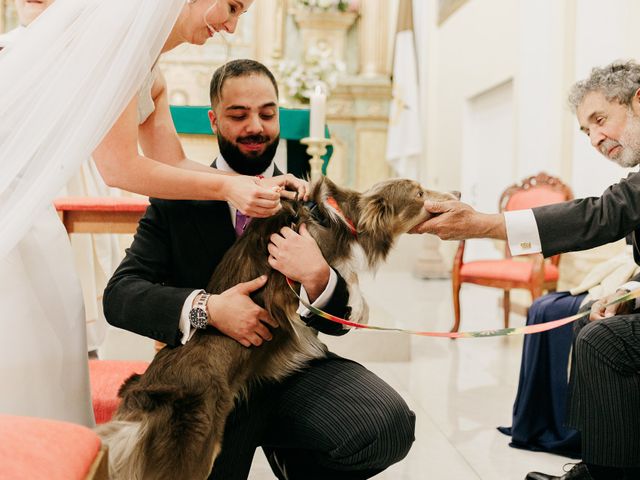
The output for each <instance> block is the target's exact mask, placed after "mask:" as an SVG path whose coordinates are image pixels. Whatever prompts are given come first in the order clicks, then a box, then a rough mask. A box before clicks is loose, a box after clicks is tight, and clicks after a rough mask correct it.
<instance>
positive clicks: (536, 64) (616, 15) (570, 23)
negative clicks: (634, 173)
mask: <svg viewBox="0 0 640 480" xmlns="http://www.w3.org/2000/svg"><path fill="white" fill-rule="evenodd" d="M437 3H438V2H437V0H428V1H427V2H425V3H423V4H422V5H420V7H419V8H416V16H417V18H419V19H420V20H419V21H421V22H422V24H421V25H422V27H423V28H424V29H425V30H426V32H418V39H419V42H420V43H419V45H418V50H419V56H420V61H421V66H420V71H421V74H422V76H423V77H422V93H423V97H424V98H423V108H424V113H423V116H424V118H425V123H424V138H426V145H427V146H426V149H425V157H424V159H423V162H422V165H421V168H420V172H421V180H422V181H423V182H424V183H425V184H427V185H429V186H430V187H434V188H439V189H453V188H455V189H460V188H461V187H462V186H463V178H464V173H463V164H464V154H463V145H465V142H467V141H468V139H465V135H468V134H470V132H465V131H464V124H465V114H464V112H465V105H468V104H469V101H470V99H473V98H474V97H476V96H477V95H481V94H482V93H483V92H488V91H490V90H491V89H492V88H495V87H497V86H499V85H501V84H504V83H505V82H510V81H511V82H513V102H512V108H513V128H511V129H508V130H505V126H504V124H503V123H502V122H501V121H496V123H495V125H486V126H485V127H486V128H483V133H482V134H483V135H489V136H492V137H494V138H495V139H501V138H504V135H511V136H512V138H511V144H512V145H513V147H512V148H513V156H512V167H511V169H510V172H512V176H513V178H512V180H513V181H516V180H519V179H521V178H523V177H525V176H527V175H531V174H534V173H537V172H539V171H541V170H545V171H547V172H548V173H551V174H555V175H559V176H560V177H561V178H562V179H563V180H565V181H566V182H568V183H569V184H570V185H571V186H572V188H573V190H574V193H575V194H576V195H577V196H585V195H599V194H600V193H601V192H602V191H603V190H604V188H606V187H607V186H608V185H610V184H611V183H613V182H615V181H617V180H618V179H619V178H620V177H622V176H625V175H626V172H625V171H623V170H622V169H620V167H618V166H616V165H613V164H611V163H610V162H608V161H607V160H605V159H603V157H601V156H600V155H599V154H597V152H596V151H595V150H594V149H593V148H592V147H591V146H590V145H589V142H588V140H587V138H586V137H585V136H584V134H581V133H579V131H578V127H577V123H576V120H575V117H574V115H573V114H572V113H571V112H570V110H569V108H568V106H567V100H566V98H567V94H568V91H569V87H570V86H571V85H572V84H573V83H574V82H575V81H576V80H577V79H582V78H584V77H586V76H587V75H588V73H589V70H590V69H591V68H592V67H593V66H596V65H605V64H607V63H610V62H611V61H613V60H615V59H619V58H635V59H637V60H639V61H640V28H638V27H637V19H638V18H640V2H638V1H637V0H610V1H607V2H603V1H602V0H561V1H559V0H469V1H468V2H467V3H466V4H464V5H463V6H462V7H461V8H460V9H459V10H458V11H456V12H455V13H454V14H453V15H452V16H451V17H450V18H449V19H448V20H446V21H445V22H444V23H443V24H442V25H437V21H436V19H437ZM425 25H426V26H425ZM496 141H500V140H496ZM481 162H482V165H483V166H486V168H488V169H491V168H493V167H494V165H492V162H494V159H492V158H491V157H489V158H484V159H482V160H481ZM505 186H506V185H505ZM503 188H504V187H503ZM500 190H501V189H498V188H497V185H496V192H495V195H496V199H497V198H498V195H499V193H500ZM445 245H446V247H445V249H444V250H445V252H446V253H447V254H451V253H452V250H453V247H452V246H451V245H450V244H447V243H445Z"/></svg>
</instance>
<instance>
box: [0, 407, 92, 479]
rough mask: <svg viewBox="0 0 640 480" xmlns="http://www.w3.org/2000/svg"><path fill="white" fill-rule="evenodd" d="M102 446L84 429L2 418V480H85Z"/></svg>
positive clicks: (49, 422)
mask: <svg viewBox="0 0 640 480" xmlns="http://www.w3.org/2000/svg"><path fill="white" fill-rule="evenodd" d="M100 445H101V443H100V439H99V438H98V436H97V435H96V434H95V433H94V432H93V431H92V430H90V429H88V428H86V427H83V426H81V425H76V424H74V423H67V422H60V421H57V420H45V419H41V418H31V417H15V416H11V415H0V478H2V479H5V478H6V479H11V480H34V479H45V478H46V479H47V480H76V479H77V480H83V479H85V478H86V476H87V474H88V473H89V468H90V467H91V464H92V462H93V461H94V459H95V457H96V455H97V454H98V451H99V450H100Z"/></svg>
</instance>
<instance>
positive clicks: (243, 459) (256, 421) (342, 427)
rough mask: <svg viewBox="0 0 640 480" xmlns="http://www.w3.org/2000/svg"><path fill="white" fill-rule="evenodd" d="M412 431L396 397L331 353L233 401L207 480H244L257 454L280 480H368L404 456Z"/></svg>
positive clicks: (356, 366) (412, 425)
mask: <svg viewBox="0 0 640 480" xmlns="http://www.w3.org/2000/svg"><path fill="white" fill-rule="evenodd" d="M414 428H415V415H414V414H413V412H412V411H411V410H410V409H409V407H408V406H407V404H406V403H405V402H404V400H403V399H402V398H401V397H400V395H399V394H398V393H397V392H396V391H395V390H393V389H392V388H391V387H390V386H389V385H388V384H387V383H385V382H384V381H383V380H382V379H380V378H379V377H377V376H376V375H374V374H373V373H372V372H370V371H369V370H367V369H366V368H364V367H363V366H362V365H360V364H358V363H356V362H353V361H351V360H348V359H345V358H342V357H338V356H337V355H335V354H332V353H329V356H328V357H327V358H324V359H318V360H315V361H313V362H312V363H311V364H310V365H309V367H308V368H306V369H305V370H303V371H301V372H298V373H296V374H294V375H292V376H291V377H289V378H287V379H286V380H285V381H284V382H282V383H278V384H274V383H268V384H261V385H258V386H255V387H254V388H252V390H251V392H250V394H249V398H248V399H247V400H240V401H238V402H237V404H236V408H235V410H234V411H233V412H232V414H231V415H230V417H229V419H228V420H227V425H226V428H225V434H224V439H223V443H222V451H221V453H220V455H219V456H218V458H217V459H216V462H215V464H214V467H213V472H212V474H211V476H210V477H209V479H210V480H214V479H215V480H241V479H246V478H247V476H248V474H249V469H250V467H251V461H252V459H253V456H254V453H255V450H256V449H257V448H258V447H262V448H263V450H264V451H265V454H266V455H267V458H268V459H269V463H270V464H271V466H272V468H274V472H276V474H277V476H278V478H280V479H286V480H342V479H345V480H346V479H349V480H359V479H366V478H370V477H372V476H373V475H376V474H377V473H379V472H381V471H382V470H384V469H386V468H387V467H388V466H390V465H392V464H393V463H396V462H398V461H400V460H402V459H403V458H404V457H405V456H406V455H407V453H408V452H409V449H410V448H411V445H412V443H413V440H414Z"/></svg>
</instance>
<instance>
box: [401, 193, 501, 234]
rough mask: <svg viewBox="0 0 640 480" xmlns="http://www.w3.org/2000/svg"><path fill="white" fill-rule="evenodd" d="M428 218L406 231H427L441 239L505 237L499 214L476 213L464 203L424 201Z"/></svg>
mask: <svg viewBox="0 0 640 480" xmlns="http://www.w3.org/2000/svg"><path fill="white" fill-rule="evenodd" d="M424 208H425V210H426V211H427V213H428V214H430V217H429V219H427V220H426V221H424V222H422V223H421V224H419V225H417V226H415V227H414V228H413V229H412V230H411V231H410V232H409V233H431V234H433V235H437V236H438V237H440V238H441V239H442V240H466V239H467V238H495V239H499V240H505V239H506V237H507V233H506V228H505V224H504V217H503V216H502V215H501V214H487V213H480V212H477V211H476V210H474V209H473V208H472V207H471V206H470V205H467V204H466V203H463V202H460V201H457V200H449V201H445V202H431V201H429V200H427V201H426V202H424Z"/></svg>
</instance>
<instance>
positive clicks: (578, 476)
mask: <svg viewBox="0 0 640 480" xmlns="http://www.w3.org/2000/svg"><path fill="white" fill-rule="evenodd" d="M525 480H593V477H592V476H591V474H590V473H589V469H588V468H587V466H586V465H585V464H584V463H576V464H575V465H574V466H573V468H572V469H571V470H569V471H568V472H567V473H565V474H564V475H562V476H561V477H555V476H553V475H547V474H546V473H540V472H529V473H527V476H526V478H525Z"/></svg>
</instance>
